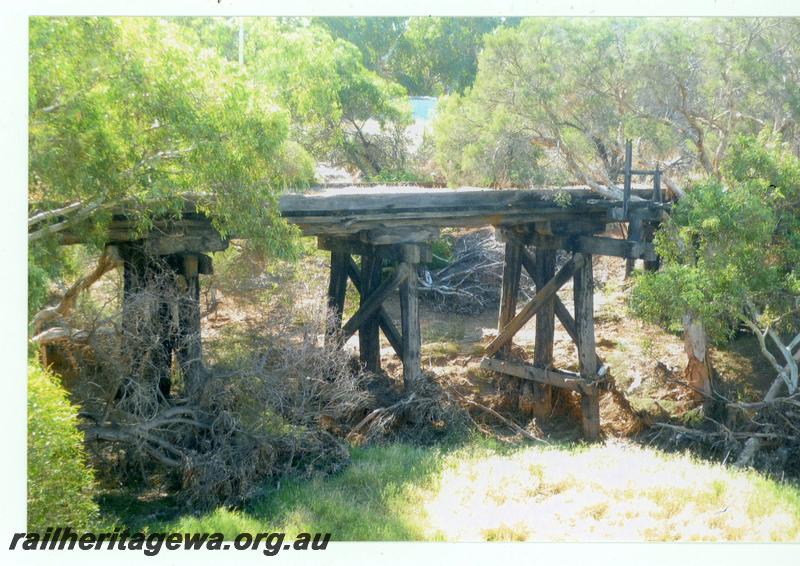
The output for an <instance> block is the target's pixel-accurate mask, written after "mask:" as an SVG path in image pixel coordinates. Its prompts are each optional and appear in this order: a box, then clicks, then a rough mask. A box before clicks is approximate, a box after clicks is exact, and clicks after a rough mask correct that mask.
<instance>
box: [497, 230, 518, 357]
mask: <svg viewBox="0 0 800 566" xmlns="http://www.w3.org/2000/svg"><path fill="white" fill-rule="evenodd" d="M522 251H523V247H522V244H519V243H517V242H513V241H510V242H506V244H505V256H504V262H503V282H502V286H501V288H500V312H499V314H498V317H497V331H498V332H502V330H503V328H505V326H506V325H507V324H508V323H509V322H511V320H512V319H513V318H514V315H516V314H517V295H518V294H519V280H520V275H521V274H522V267H521V266H522V264H521V261H520V256H521V254H522ZM501 350H502V351H501V352H500V353H501V355H503V356H506V355H508V353H509V352H510V351H511V344H510V343H509V344H508V345H506V346H504V347H503V348H502V349H501Z"/></svg>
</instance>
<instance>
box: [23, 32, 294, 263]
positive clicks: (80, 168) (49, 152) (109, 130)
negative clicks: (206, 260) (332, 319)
mask: <svg viewBox="0 0 800 566" xmlns="http://www.w3.org/2000/svg"><path fill="white" fill-rule="evenodd" d="M29 93H30V94H29V96H30V163H29V171H30V173H29V183H30V193H31V200H32V201H34V202H36V203H37V206H43V205H44V206H46V205H48V204H50V205H58V204H63V203H66V202H72V201H83V202H86V203H89V202H98V201H99V202H102V203H117V204H119V203H121V202H123V201H125V202H127V203H129V204H135V203H136V202H142V201H153V200H160V201H161V202H163V207H162V208H160V209H159V208H157V209H155V210H153V209H152V208H151V209H150V212H151V214H159V213H160V214H163V213H165V212H170V211H175V210H177V207H178V206H179V201H178V199H177V197H178V196H179V195H180V194H183V193H186V192H198V191H199V192H203V193H206V194H208V195H209V198H208V200H207V201H203V203H202V204H203V206H204V207H205V208H207V209H208V211H209V212H211V213H212V214H213V217H214V219H215V221H216V222H217V224H218V226H219V227H220V228H221V229H223V231H225V232H226V233H228V232H234V233H236V234H238V235H240V236H250V237H253V238H256V239H258V240H260V241H261V242H262V243H263V244H264V246H265V247H267V248H269V249H270V250H271V251H273V252H274V253H278V254H280V253H287V252H289V251H290V249H289V246H288V244H287V238H286V236H287V235H288V234H289V229H288V227H287V225H286V224H285V223H284V222H283V221H282V220H280V218H279V215H278V214H277V210H276V206H274V204H275V201H276V196H277V194H278V192H279V190H280V188H282V187H283V186H284V185H286V184H288V183H292V184H294V183H298V182H300V183H302V182H308V181H309V180H310V179H309V178H308V177H307V174H308V171H307V170H305V171H300V173H301V175H306V177H305V179H303V178H296V177H293V176H290V175H287V172H286V171H282V170H280V169H279V168H278V167H276V163H280V162H281V159H280V158H278V159H276V157H278V156H281V155H282V154H283V155H285V154H286V152H288V151H295V150H294V149H291V150H290V149H287V148H285V142H286V138H287V135H288V129H289V115H288V114H287V113H286V112H285V111H282V110H280V109H279V108H277V107H276V106H275V105H274V103H273V101H272V100H271V99H269V98H268V97H265V96H263V93H261V92H260V91H259V90H257V89H256V88H255V87H254V85H252V83H250V82H248V81H246V80H245V77H243V75H242V73H241V71H240V70H239V69H238V68H237V67H236V66H234V65H232V64H229V63H228V62H226V61H225V60H224V59H222V58H221V57H218V56H215V54H214V53H213V52H211V51H208V50H204V49H202V48H201V46H200V44H199V42H198V40H197V37H196V35H195V34H193V32H192V31H191V30H190V29H188V28H185V27H180V26H176V25H174V24H172V23H170V22H166V21H163V20H157V19H140V18H123V19H114V18H32V19H31V25H30V79H29ZM270 203H272V204H271V205H270ZM265 204H266V205H267V206H265ZM99 219H100V220H101V221H102V220H103V218H102V215H101V217H100V218H99ZM105 219H107V218H105ZM147 220H148V219H147V216H146V215H142V218H141V221H142V227H145V226H146V225H147ZM266 225H270V226H272V227H273V230H264V229H263V228H264V226H266Z"/></svg>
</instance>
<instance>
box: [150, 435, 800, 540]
mask: <svg viewBox="0 0 800 566" xmlns="http://www.w3.org/2000/svg"><path fill="white" fill-rule="evenodd" d="M151 528H152V529H156V528H158V529H159V530H160V529H170V530H177V531H221V532H224V533H226V534H228V535H233V534H235V533H238V532H253V531H276V530H278V531H285V532H287V533H289V534H290V535H293V534H295V533H298V532H330V533H332V535H333V539H335V540H453V541H487V540H505V541H511V540H536V541H587V540H617V541H643V540H684V541H737V540H743V541H797V540H800V488H798V487H797V486H793V485H789V484H782V483H777V482H774V481H771V480H768V479H766V478H764V477H762V476H760V475H758V474H757V473H755V472H742V471H738V470H733V469H730V468H725V467H722V466H720V465H716V464H709V463H707V462H701V461H699V460H696V459H693V458H691V457H689V456H687V455H681V454H666V453H662V452H658V451H656V450H652V449H645V448H641V447H639V446H635V445H626V444H618V443H608V444H605V445H592V446H587V445H583V444H572V445H562V446H552V447H531V446H527V447H513V446H512V447H508V446H503V445H499V444H497V443H493V442H489V441H486V440H483V439H472V440H471V441H469V442H467V443H465V444H462V445H460V446H451V447H417V446H410V445H407V444H393V445H389V446H377V447H370V448H362V449H354V450H353V462H352V464H351V465H350V466H349V467H348V468H347V469H346V470H344V471H343V472H341V473H340V474H337V475H335V476H329V477H318V478H315V479H312V480H309V481H299V480H292V481H285V482H282V483H281V485H280V486H279V487H277V489H275V490H274V491H273V492H272V493H270V494H268V495H267V496H265V497H264V498H263V499H262V500H260V501H258V502H256V503H254V504H252V505H250V506H249V507H247V508H245V509H244V510H241V511H231V510H227V509H217V510H216V511H214V512H212V513H209V514H206V515H203V516H199V517H195V516H184V517H180V518H178V519H176V520H172V521H169V522H159V523H157V524H155V525H152V526H151Z"/></svg>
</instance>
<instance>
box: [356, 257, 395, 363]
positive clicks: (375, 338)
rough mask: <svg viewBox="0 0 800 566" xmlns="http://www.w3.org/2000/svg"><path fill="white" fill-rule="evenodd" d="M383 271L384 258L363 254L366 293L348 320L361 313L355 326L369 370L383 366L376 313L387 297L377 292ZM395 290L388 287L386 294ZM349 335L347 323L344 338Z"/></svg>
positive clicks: (362, 357) (363, 284) (363, 282)
mask: <svg viewBox="0 0 800 566" xmlns="http://www.w3.org/2000/svg"><path fill="white" fill-rule="evenodd" d="M382 271H383V260H382V259H381V258H379V257H377V256H370V255H365V256H361V286H362V289H363V291H364V293H363V294H362V295H361V302H360V307H359V310H358V312H356V314H355V315H354V316H353V319H351V320H350V321H349V322H348V324H350V322H352V321H353V320H354V319H356V317H358V316H359V315H361V320H360V321H359V322H358V324H356V325H355V328H358V353H359V357H360V358H361V363H362V364H364V367H365V368H366V369H367V371H372V372H377V371H379V370H380V367H381V342H380V330H379V327H378V318H377V316H375V313H376V312H377V308H378V307H379V306H380V305H381V304H383V301H384V299H385V298H386V297H385V296H384V297H383V298H381V296H380V295H378V294H377V292H378V291H379V290H381V289H380V285H381V273H382ZM393 290H394V288H391V289H388V290H387V291H386V295H387V296H388V294H389V293H390V292H391V291H393ZM373 296H374V297H373ZM371 299H374V301H373V302H371ZM368 304H369V306H370V309H365V308H364V307H365V306H366V305H368ZM349 337H350V333H349V332H348V331H347V325H345V332H344V333H343V338H344V340H347V339H348V338H349Z"/></svg>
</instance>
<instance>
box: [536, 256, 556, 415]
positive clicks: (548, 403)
mask: <svg viewBox="0 0 800 566" xmlns="http://www.w3.org/2000/svg"><path fill="white" fill-rule="evenodd" d="M555 272H556V250H554V249H545V248H539V249H537V250H536V264H535V270H534V278H533V279H534V282H535V283H536V289H537V290H538V289H541V288H542V287H544V285H546V284H547V282H548V281H550V280H551V279H552V278H553V277H554V276H555ZM557 298H558V297H557V295H556V294H555V293H553V295H552V296H551V297H550V298H549V299H548V300H546V301H544V303H543V304H542V308H541V309H540V310H539V312H538V313H537V314H536V339H535V345H534V351H533V365H535V366H536V367H537V368H545V369H546V368H549V367H550V366H551V365H552V364H553V339H554V333H555V300H556V299H557ZM532 393H533V406H532V409H533V414H534V416H536V417H538V418H543V417H546V416H548V415H549V414H550V412H551V411H552V409H553V390H552V389H551V388H550V386H548V385H535V386H534V387H533V391H532Z"/></svg>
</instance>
